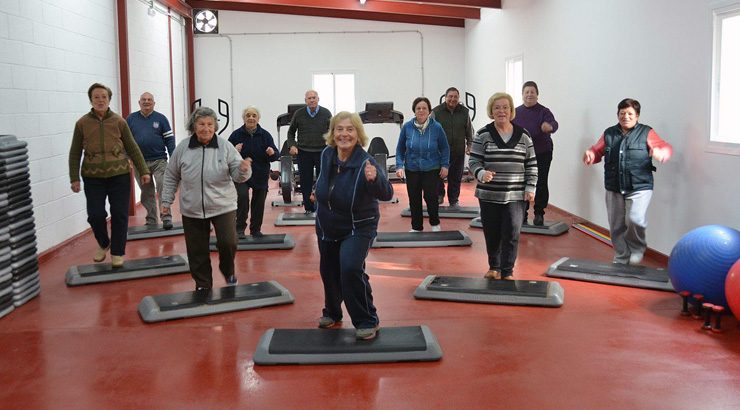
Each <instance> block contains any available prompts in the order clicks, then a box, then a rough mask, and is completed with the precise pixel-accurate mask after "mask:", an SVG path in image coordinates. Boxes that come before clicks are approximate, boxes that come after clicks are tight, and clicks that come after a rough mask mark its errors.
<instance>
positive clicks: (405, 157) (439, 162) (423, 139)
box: [396, 97, 450, 232]
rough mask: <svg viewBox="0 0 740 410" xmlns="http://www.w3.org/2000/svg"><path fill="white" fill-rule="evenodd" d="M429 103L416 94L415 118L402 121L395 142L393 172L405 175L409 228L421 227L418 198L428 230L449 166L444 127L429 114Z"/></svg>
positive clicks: (436, 217)
mask: <svg viewBox="0 0 740 410" xmlns="http://www.w3.org/2000/svg"><path fill="white" fill-rule="evenodd" d="M431 107H432V105H431V103H430V102H429V99H427V98H426V97H417V98H416V99H415V100H414V103H413V104H412V105H411V108H412V109H413V111H414V116H415V118H414V119H412V120H411V121H408V122H407V123H405V124H403V127H402V128H401V135H400V136H399V137H398V146H396V175H398V177H399V178H406V191H407V192H408V194H409V207H410V208H411V231H410V232H421V231H422V230H424V213H423V210H422V204H421V198H422V195H423V197H424V202H426V204H427V212H428V213H429V224H430V225H432V232H439V231H441V230H442V229H441V227H440V226H439V202H438V199H437V185H438V184H439V180H440V179H445V178H446V177H447V170H448V169H449V168H450V145H449V144H448V143H447V136H446V135H445V131H444V129H443V128H442V125H440V124H439V123H438V122H437V121H435V120H434V118H430V117H429V114H430V113H431V112H432V109H431Z"/></svg>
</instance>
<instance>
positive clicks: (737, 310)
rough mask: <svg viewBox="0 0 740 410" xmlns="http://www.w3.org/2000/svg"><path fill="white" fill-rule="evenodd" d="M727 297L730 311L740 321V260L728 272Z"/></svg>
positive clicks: (726, 280)
mask: <svg viewBox="0 0 740 410" xmlns="http://www.w3.org/2000/svg"><path fill="white" fill-rule="evenodd" d="M725 297H726V298H727V305H728V306H729V308H730V310H731V311H732V313H733V314H734V315H735V317H736V318H737V319H738V320H740V259H738V260H737V262H735V264H734V265H732V267H730V271H729V272H727V278H726V279H725Z"/></svg>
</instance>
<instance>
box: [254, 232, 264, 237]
mask: <svg viewBox="0 0 740 410" xmlns="http://www.w3.org/2000/svg"><path fill="white" fill-rule="evenodd" d="M263 236H265V234H263V233H262V232H260V231H254V232H252V237H254V238H262V237H263Z"/></svg>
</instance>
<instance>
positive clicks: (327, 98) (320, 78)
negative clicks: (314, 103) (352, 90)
mask: <svg viewBox="0 0 740 410" xmlns="http://www.w3.org/2000/svg"><path fill="white" fill-rule="evenodd" d="M313 89H314V90H316V92H317V93H319V105H321V106H322V107H326V108H327V109H329V111H331V112H332V113H334V79H333V75H332V74H314V75H313Z"/></svg>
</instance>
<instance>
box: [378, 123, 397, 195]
mask: <svg viewBox="0 0 740 410" xmlns="http://www.w3.org/2000/svg"><path fill="white" fill-rule="evenodd" d="M376 138H379V137H375V138H374V139H376ZM383 144H384V145H385V143H383ZM375 162H376V163H377V164H378V167H379V168H380V169H381V170H385V174H386V178H388V182H390V176H389V175H388V165H387V162H388V155H387V154H380V153H378V154H375ZM379 202H381V203H385V204H397V203H398V202H400V200H399V199H398V197H396V196H395V195H394V196H393V198H391V199H389V200H387V201H379Z"/></svg>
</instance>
